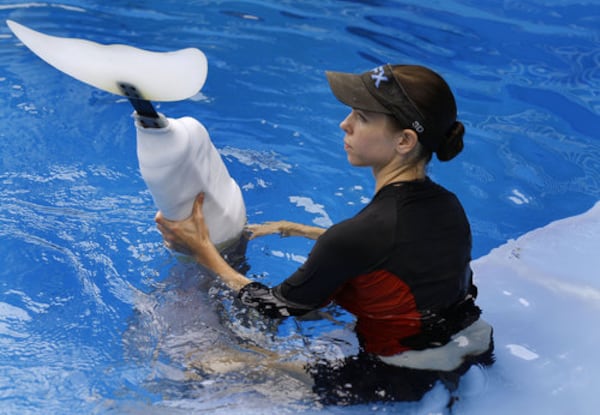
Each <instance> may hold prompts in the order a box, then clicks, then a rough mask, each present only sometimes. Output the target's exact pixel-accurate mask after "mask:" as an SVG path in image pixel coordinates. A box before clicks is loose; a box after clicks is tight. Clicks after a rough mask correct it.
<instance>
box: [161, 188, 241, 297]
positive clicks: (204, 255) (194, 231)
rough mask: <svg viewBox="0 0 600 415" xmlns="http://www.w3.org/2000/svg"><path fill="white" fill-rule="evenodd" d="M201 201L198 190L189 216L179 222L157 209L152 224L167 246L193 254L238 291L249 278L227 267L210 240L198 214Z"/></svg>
mask: <svg viewBox="0 0 600 415" xmlns="http://www.w3.org/2000/svg"><path fill="white" fill-rule="evenodd" d="M203 203H204V193H200V194H199V195H198V196H197V197H196V200H195V201H194V208H193V209H192V215H191V216H190V217H189V218H187V219H184V220H180V221H171V220H167V219H165V218H164V217H163V215H162V213H160V212H158V213H157V214H156V217H155V219H154V220H155V221H156V226H157V227H158V230H159V231H160V233H162V236H163V239H164V240H165V245H166V246H167V248H170V249H174V250H176V251H178V252H181V253H184V254H187V255H191V256H193V257H194V259H195V260H196V261H198V262H199V263H200V264H201V265H203V266H204V267H206V268H208V269H209V270H211V271H213V272H214V273H215V274H217V275H218V276H219V277H220V278H221V279H222V280H223V282H224V283H225V284H227V285H228V286H229V287H230V288H232V289H233V290H235V291H238V290H240V289H241V288H242V287H243V286H244V285H246V284H249V283H250V282H251V281H250V280H249V279H248V278H246V277H245V276H244V275H242V274H240V273H238V272H237V271H236V270H234V269H233V268H231V266H230V265H229V264H228V263H227V262H226V261H225V260H224V259H223V257H222V256H221V254H220V253H219V251H218V250H217V248H216V247H215V245H214V244H213V243H212V241H211V240H210V235H209V233H208V227H207V226H206V222H205V221H204V214H203V213H202V204H203Z"/></svg>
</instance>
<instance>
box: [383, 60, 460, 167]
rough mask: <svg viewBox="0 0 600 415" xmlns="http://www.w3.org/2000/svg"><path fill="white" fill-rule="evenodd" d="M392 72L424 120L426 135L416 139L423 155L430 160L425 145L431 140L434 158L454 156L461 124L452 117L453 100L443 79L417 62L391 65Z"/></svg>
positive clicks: (457, 151)
mask: <svg viewBox="0 0 600 415" xmlns="http://www.w3.org/2000/svg"><path fill="white" fill-rule="evenodd" d="M393 73H394V77H395V78H396V79H397V80H398V81H399V82H401V84H402V87H403V88H404V90H405V91H406V93H407V95H408V96H409V97H410V99H411V100H412V102H413V103H414V104H415V105H416V107H417V109H418V110H419V112H420V113H421V115H422V116H423V118H424V119H425V123H426V125H427V128H426V134H425V135H423V136H420V138H419V140H420V141H421V144H422V145H423V147H425V148H426V153H427V154H426V156H425V158H427V160H428V161H429V160H430V159H431V152H432V151H431V150H430V149H429V148H427V147H428V143H432V142H434V143H436V147H437V149H436V150H435V153H436V156H437V158H438V160H440V161H448V160H451V159H453V158H454V157H456V155H458V154H459V153H460V152H461V151H462V149H463V147H464V143H463V136H464V134H465V127H464V125H463V123H461V122H460V121H457V119H456V101H455V100H454V95H453V94H452V91H451V90H450V87H449V86H448V84H447V83H446V81H444V79H443V78H442V77H441V76H440V75H438V74H437V73H436V72H434V71H432V70H431V69H429V68H426V67H424V66H418V65H394V66H393ZM405 128H406V127H405ZM409 128H410V127H409Z"/></svg>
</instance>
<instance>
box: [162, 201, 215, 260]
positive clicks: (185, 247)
mask: <svg viewBox="0 0 600 415" xmlns="http://www.w3.org/2000/svg"><path fill="white" fill-rule="evenodd" d="M203 203H204V194H203V193H200V194H199V195H198V196H196V200H195V201H194V207H193V209H192V215H191V216H190V217H189V218H187V219H184V220H181V221H171V220H168V219H166V218H165V217H164V216H163V215H162V213H161V212H158V213H157V214H156V217H155V218H154V220H155V221H156V226H157V228H158V230H159V231H160V233H161V234H162V236H163V239H164V240H165V246H166V247H167V248H169V249H173V250H175V251H177V252H181V253H182V254H186V255H191V256H195V257H199V262H200V263H202V261H201V260H200V258H202V257H203V255H202V254H203V251H205V250H207V249H209V247H210V246H211V245H212V242H211V240H210V235H209V232H208V227H207V226H206V223H205V221H204V214H203V213H202V205H203Z"/></svg>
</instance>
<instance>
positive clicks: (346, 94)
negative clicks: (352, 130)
mask: <svg viewBox="0 0 600 415" xmlns="http://www.w3.org/2000/svg"><path fill="white" fill-rule="evenodd" d="M325 75H327V81H329V87H330V88H331V92H333V95H335V97H336V98H337V99H338V100H339V101H341V102H342V103H343V104H346V105H348V106H349V107H351V108H357V109H361V110H364V111H372V112H382V113H385V114H389V113H390V111H389V110H388V109H387V108H385V107H384V106H383V105H381V104H380V103H379V101H377V99H375V97H373V95H371V93H370V92H369V90H368V89H367V87H366V86H365V84H364V82H363V80H362V78H361V76H360V75H355V74H351V73H345V72H331V71H326V72H325Z"/></svg>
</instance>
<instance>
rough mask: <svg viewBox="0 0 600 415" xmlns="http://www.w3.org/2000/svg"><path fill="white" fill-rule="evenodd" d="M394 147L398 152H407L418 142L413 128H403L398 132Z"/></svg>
mask: <svg viewBox="0 0 600 415" xmlns="http://www.w3.org/2000/svg"><path fill="white" fill-rule="evenodd" d="M397 140H398V141H397V144H396V149H397V151H398V152H399V153H400V154H408V153H410V152H411V151H412V149H413V148H415V146H416V145H417V143H418V142H419V137H418V136H417V133H416V132H415V131H414V130H411V129H409V128H405V129H404V130H401V131H399V132H398V137H397Z"/></svg>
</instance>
